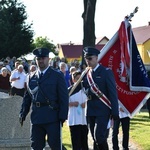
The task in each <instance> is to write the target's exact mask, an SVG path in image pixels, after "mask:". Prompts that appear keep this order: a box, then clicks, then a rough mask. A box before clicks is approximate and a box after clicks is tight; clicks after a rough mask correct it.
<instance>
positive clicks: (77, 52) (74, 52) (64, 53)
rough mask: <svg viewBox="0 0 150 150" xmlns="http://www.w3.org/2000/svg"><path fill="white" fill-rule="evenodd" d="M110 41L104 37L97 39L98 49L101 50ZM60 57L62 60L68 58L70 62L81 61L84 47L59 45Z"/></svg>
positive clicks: (79, 44)
mask: <svg viewBox="0 0 150 150" xmlns="http://www.w3.org/2000/svg"><path fill="white" fill-rule="evenodd" d="M108 41H109V39H108V38H107V37H106V36H104V37H101V38H98V39H96V46H95V47H96V48H97V49H98V50H101V49H102V48H103V47H104V46H105V44H106V43H107V42H108ZM57 50H58V56H59V57H60V58H66V59H67V61H68V62H71V61H73V60H75V59H76V60H79V61H80V60H81V58H82V50H83V45H82V44H81V43H71V42H69V43H64V44H58V45H57Z"/></svg>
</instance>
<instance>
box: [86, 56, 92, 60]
mask: <svg viewBox="0 0 150 150" xmlns="http://www.w3.org/2000/svg"><path fill="white" fill-rule="evenodd" d="M93 57H94V56H93ZM93 57H85V59H86V60H89V61H90V60H92V59H93Z"/></svg>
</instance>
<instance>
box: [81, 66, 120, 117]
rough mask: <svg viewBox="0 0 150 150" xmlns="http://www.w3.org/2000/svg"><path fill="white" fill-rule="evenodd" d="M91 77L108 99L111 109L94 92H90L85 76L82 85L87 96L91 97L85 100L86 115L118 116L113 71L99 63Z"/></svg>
mask: <svg viewBox="0 0 150 150" xmlns="http://www.w3.org/2000/svg"><path fill="white" fill-rule="evenodd" d="M92 77H93V80H94V82H95V83H96V85H97V86H98V88H99V90H100V91H101V92H102V93H103V94H105V96H106V97H107V98H108V99H109V100H110V102H111V107H112V109H110V108H108V107H107V106H106V105H105V104H104V103H103V102H102V101H101V100H99V98H98V97H97V96H96V95H95V94H94V93H92V92H91V90H90V86H89V84H88V81H87V76H85V77H84V78H83V81H84V82H83V83H84V87H85V90H86V92H87V96H88V97H89V98H90V97H91V98H92V99H91V100H88V102H87V116H110V115H116V116H119V112H118V97H117V91H116V83H115V79H114V75H113V72H112V71H111V70H110V69H109V68H105V67H103V66H101V65H100V66H99V67H98V68H97V69H96V71H95V72H94V73H93V74H92Z"/></svg>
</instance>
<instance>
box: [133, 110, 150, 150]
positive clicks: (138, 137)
mask: <svg viewBox="0 0 150 150" xmlns="http://www.w3.org/2000/svg"><path fill="white" fill-rule="evenodd" d="M130 139H131V140H132V141H133V142H134V143H135V144H137V145H139V149H141V150H150V118H149V117H148V113H147V112H140V113H138V114H137V115H135V116H134V117H133V118H132V119H131V124H130Z"/></svg>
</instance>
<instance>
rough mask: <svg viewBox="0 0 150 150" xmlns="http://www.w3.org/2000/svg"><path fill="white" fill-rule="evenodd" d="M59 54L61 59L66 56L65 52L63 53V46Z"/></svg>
mask: <svg viewBox="0 0 150 150" xmlns="http://www.w3.org/2000/svg"><path fill="white" fill-rule="evenodd" d="M58 56H59V58H60V59H61V58H64V54H63V51H62V49H61V48H60V49H59V53H58Z"/></svg>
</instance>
